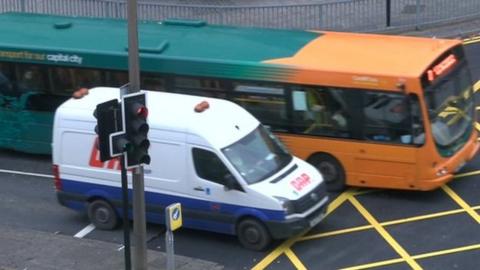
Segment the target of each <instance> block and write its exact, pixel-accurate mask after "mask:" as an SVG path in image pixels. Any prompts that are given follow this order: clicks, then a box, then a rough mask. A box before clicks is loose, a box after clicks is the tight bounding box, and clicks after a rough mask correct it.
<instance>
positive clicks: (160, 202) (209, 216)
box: [62, 179, 285, 234]
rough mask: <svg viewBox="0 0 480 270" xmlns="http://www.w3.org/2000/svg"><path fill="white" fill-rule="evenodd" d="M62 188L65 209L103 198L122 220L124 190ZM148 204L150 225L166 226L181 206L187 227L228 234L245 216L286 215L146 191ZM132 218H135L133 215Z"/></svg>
mask: <svg viewBox="0 0 480 270" xmlns="http://www.w3.org/2000/svg"><path fill="white" fill-rule="evenodd" d="M62 185H63V189H62V193H63V196H64V198H65V197H66V200H65V201H64V205H65V206H66V207H69V208H72V209H75V210H79V211H82V210H85V208H84V207H85V206H86V204H85V203H84V201H87V200H89V199H91V198H93V197H101V198H104V199H106V200H108V201H109V202H110V203H112V204H113V205H114V206H115V208H116V210H117V213H118V215H119V216H120V217H122V211H121V206H122V190H121V188H120V187H112V186H107V185H100V184H92V183H86V182H79V181H72V180H64V179H62ZM129 198H130V203H131V202H132V201H131V199H132V190H131V189H130V190H129ZM81 201H83V202H81ZM145 202H146V209H147V214H146V219H147V221H148V222H151V223H158V224H163V223H164V222H165V212H164V209H165V207H166V206H168V205H170V204H172V203H181V204H182V214H183V226H184V227H187V228H193V229H201V230H207V231H213V232H220V233H226V234H235V223H236V220H237V219H238V218H240V217H243V216H254V217H256V218H258V219H260V220H262V221H282V220H284V219H285V215H284V212H283V211H281V210H268V209H262V208H252V207H246V206H241V205H234V204H225V203H218V202H211V201H207V200H198V199H191V198H185V197H180V196H173V195H167V194H161V193H154V192H145ZM81 206H83V207H81ZM130 218H132V216H131V213H130Z"/></svg>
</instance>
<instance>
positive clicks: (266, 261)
mask: <svg viewBox="0 0 480 270" xmlns="http://www.w3.org/2000/svg"><path fill="white" fill-rule="evenodd" d="M355 191H356V189H349V190H347V191H345V192H343V193H342V194H340V196H338V197H337V198H336V199H335V200H333V201H332V202H331V203H330V204H329V205H328V209H327V213H326V215H325V216H328V215H329V214H330V213H332V212H333V211H334V210H335V209H337V208H338V207H339V206H340V205H342V204H343V202H345V201H346V200H348V198H350V197H351V196H352V194H353V193H354V192H355ZM307 232H308V231H306V232H303V233H301V234H299V235H298V236H296V237H292V238H290V239H288V240H286V241H285V242H283V243H282V244H281V245H280V246H278V247H277V248H276V249H274V250H273V251H272V252H270V254H268V255H267V256H266V257H265V258H263V260H261V261H260V262H259V263H258V264H257V265H255V266H254V267H253V268H252V270H260V269H265V268H266V267H267V266H269V265H270V264H271V263H272V262H273V261H274V260H275V259H277V258H278V257H279V256H280V255H282V254H284V253H285V254H286V253H287V252H292V250H291V249H290V247H291V246H292V245H293V244H294V243H295V242H297V241H298V239H299V238H300V237H301V236H303V235H304V234H305V233H307ZM292 253H293V252H292ZM290 255H291V254H290ZM287 256H289V255H287ZM289 258H291V257H290V256H289ZM295 258H296V260H297V259H298V258H297V257H296V256H295ZM293 263H296V261H294V262H293Z"/></svg>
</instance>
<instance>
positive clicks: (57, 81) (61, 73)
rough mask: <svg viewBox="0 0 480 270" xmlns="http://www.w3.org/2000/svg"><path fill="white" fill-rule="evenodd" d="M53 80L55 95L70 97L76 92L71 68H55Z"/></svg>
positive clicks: (52, 72) (52, 71) (52, 73)
mask: <svg viewBox="0 0 480 270" xmlns="http://www.w3.org/2000/svg"><path fill="white" fill-rule="evenodd" d="M51 78H52V86H53V90H54V91H55V93H58V94H67V95H69V94H70V93H72V92H73V91H74V90H75V89H73V77H72V69H71V68H62V67H54V68H52V69H51Z"/></svg>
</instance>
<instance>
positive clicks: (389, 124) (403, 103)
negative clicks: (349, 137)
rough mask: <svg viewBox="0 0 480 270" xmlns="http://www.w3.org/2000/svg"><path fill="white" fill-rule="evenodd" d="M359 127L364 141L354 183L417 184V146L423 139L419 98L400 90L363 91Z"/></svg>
mask: <svg viewBox="0 0 480 270" xmlns="http://www.w3.org/2000/svg"><path fill="white" fill-rule="evenodd" d="M360 100H361V104H362V108H361V109H362V112H361V113H358V114H357V117H359V118H362V119H358V121H357V123H362V124H361V125H359V126H358V127H357V128H359V129H361V132H359V134H360V135H361V136H362V139H363V141H364V142H365V143H362V144H359V145H358V146H357V149H355V153H356V155H355V157H354V159H355V162H354V166H355V169H354V171H355V174H356V177H355V178H356V179H355V180H356V181H355V182H356V183H355V184H360V185H362V184H368V185H370V186H383V187H392V188H395V187H403V188H404V187H408V186H410V187H414V186H415V183H414V181H415V179H416V178H417V172H416V163H417V151H418V146H419V145H421V144H423V142H424V140H425V139H424V134H423V124H422V121H421V113H420V107H419V105H418V104H419V103H418V98H417V97H416V96H414V95H409V96H407V95H405V94H401V93H388V92H373V91H365V92H363V93H362V98H361V99H360Z"/></svg>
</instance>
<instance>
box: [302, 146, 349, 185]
mask: <svg viewBox="0 0 480 270" xmlns="http://www.w3.org/2000/svg"><path fill="white" fill-rule="evenodd" d="M308 162H309V163H310V164H312V165H313V166H315V167H316V168H317V169H318V171H319V172H320V173H321V174H322V176H323V179H324V180H325V183H326V185H327V190H328V191H342V190H344V189H345V170H344V169H343V166H342V164H340V162H338V160H337V159H336V158H334V157H333V156H331V155H328V154H318V155H314V156H313V157H311V158H310V159H309V160H308Z"/></svg>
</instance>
